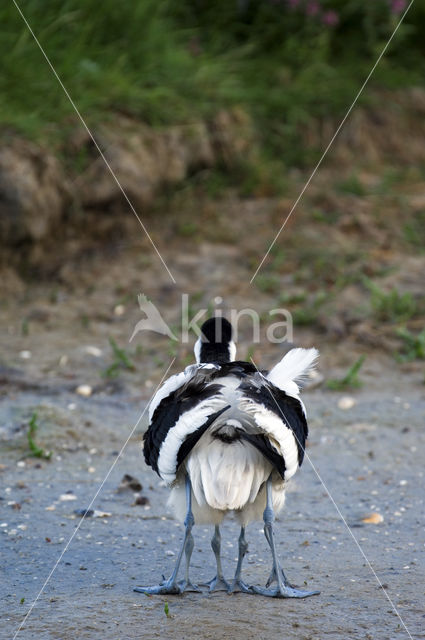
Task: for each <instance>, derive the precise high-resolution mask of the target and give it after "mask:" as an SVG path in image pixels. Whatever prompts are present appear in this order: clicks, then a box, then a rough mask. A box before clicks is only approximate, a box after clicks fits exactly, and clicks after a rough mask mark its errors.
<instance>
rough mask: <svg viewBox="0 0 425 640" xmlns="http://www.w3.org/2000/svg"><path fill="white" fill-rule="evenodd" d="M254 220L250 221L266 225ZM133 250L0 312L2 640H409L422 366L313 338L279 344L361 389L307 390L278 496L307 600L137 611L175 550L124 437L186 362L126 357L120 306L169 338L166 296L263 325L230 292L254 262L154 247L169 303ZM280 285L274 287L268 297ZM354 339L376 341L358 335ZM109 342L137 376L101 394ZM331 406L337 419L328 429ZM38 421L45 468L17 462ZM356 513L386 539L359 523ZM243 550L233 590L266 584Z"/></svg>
mask: <svg viewBox="0 0 425 640" xmlns="http://www.w3.org/2000/svg"><path fill="white" fill-rule="evenodd" d="M255 206H256V207H257V208H258V204H256V205H255ZM247 207H248V208H249V207H251V209H252V214H253V217H252V220H251V222H252V224H251V226H250V227H249V228H248V227H247V230H246V232H245V233H246V235H247V236H249V238H250V239H251V240H252V243H253V244H255V243H256V233H257V230H258V232H260V229H259V224H260V218H258V216H257V213H258V211H257V210H255V211H254V206H253V205H251V204H248V205H247ZM260 213H261V220H263V221H264V220H266V219H267V211H261V212H260ZM258 215H259V213H258ZM234 219H236V216H235V217H234ZM247 219H248V218H247ZM272 222H273V220H272V219H270V220H269V223H270V225H272ZM256 225H257V227H256ZM274 226H275V225H274ZM270 228H271V226H270ZM256 229H257V230H256ZM269 230H270V229H269V228H268V229H267V231H269ZM162 231H163V230H162ZM262 232H263V235H264V229H263V230H262ZM138 233H139V235H138V236H137V237H136V236H135V237H134V242H128V243H127V244H126V243H123V246H122V247H121V249H120V251H118V253H117V252H115V253H114V252H112V253H105V255H103V256H102V258H101V259H100V258H99V257H97V258H96V259H95V260H92V261H90V260H88V261H84V260H82V261H81V264H80V265H75V264H74V265H69V274H68V277H66V269H67V267H68V265H66V264H65V263H64V269H63V270H62V274H61V279H59V281H58V282H56V283H54V282H51V283H50V284H48V283H45V284H40V285H36V284H35V283H33V286H32V287H31V288H30V289H25V290H22V289H21V290H19V292H15V293H14V294H13V295H11V296H9V298H8V299H7V300H3V302H2V304H1V306H0V314H1V321H2V325H3V326H4V327H5V331H4V332H3V338H4V340H3V344H2V352H1V361H0V382H1V390H0V391H1V397H0V445H1V451H0V477H1V489H0V510H1V517H0V525H1V526H0V540H1V548H2V556H1V581H0V593H1V603H2V625H1V635H2V637H5V638H14V637H16V632H17V631H18V630H19V634H18V636H17V637H18V638H22V640H24V639H25V638H37V639H41V640H43V639H44V638H46V639H47V638H48V639H54V638H58V639H61V640H68V639H71V638H72V639H73V638H76V637H78V638H103V639H105V640H106V639H114V640H116V639H119V638H122V639H123V640H124V639H126V638H146V640H151V639H152V638H159V637H161V638H170V639H174V638H175V639H181V638H205V639H208V638H214V640H215V639H217V638H225V637H226V638H228V637H231V638H235V639H238V640H239V639H241V640H242V639H243V640H250V639H251V638H252V639H254V638H255V640H263V639H264V640H265V639H266V638H267V640H270V639H273V640H274V639H278V638H279V639H281V638H297V639H300V640H307V639H308V640H313V639H314V640H322V639H324V638H335V640H337V639H338V640H340V639H341V638H359V639H368V640H369V639H374V640H375V639H376V640H387V639H388V640H393V639H394V638H403V637H405V638H408V637H409V635H408V633H410V634H411V637H412V638H415V639H419V638H425V634H424V628H425V615H424V610H425V609H424V591H425V584H424V577H423V576H424V570H425V535H424V527H423V513H424V500H423V484H424V482H423V479H424V478H423V476H424V469H423V451H424V441H425V432H424V430H423V422H424V416H425V392H424V386H423V364H422V363H421V362H420V361H416V362H413V363H410V364H407V365H400V364H397V363H396V362H395V360H394V358H393V357H392V355H391V354H389V353H387V354H386V355H385V354H384V353H383V352H382V351H377V350H375V351H373V344H372V342H373V341H372V342H371V343H370V344H368V346H367V347H365V343H363V345H362V346H360V347H359V343H356V342H355V340H353V339H352V337H351V335H346V336H342V337H341V338H338V340H337V341H335V338H334V340H333V341H330V340H329V339H328V337H326V336H325V335H324V334H323V333H322V334H318V333H316V334H315V328H314V326H313V327H312V328H302V329H297V331H296V335H295V342H296V344H300V345H305V346H309V345H311V344H316V346H318V347H319V348H320V350H321V353H322V357H321V364H320V370H321V372H322V374H323V376H324V377H325V378H329V377H336V376H338V375H341V374H342V373H343V372H346V371H347V368H348V367H349V366H350V365H351V364H352V363H353V362H354V359H355V358H357V357H358V356H359V354H361V353H364V351H365V349H366V350H368V356H367V360H366V362H365V365H364V366H363V368H362V371H361V379H362V381H363V387H362V388H361V389H359V390H355V391H352V390H347V391H344V392H332V391H330V390H328V389H326V388H325V386H324V385H322V386H320V387H318V388H315V389H311V390H306V392H305V394H304V395H305V398H304V399H305V401H306V404H307V408H308V413H309V416H310V430H311V437H310V439H309V446H308V449H307V452H308V455H309V458H310V460H308V459H307V460H305V462H304V465H303V467H302V469H301V470H300V472H299V473H298V474H297V476H296V477H295V479H294V481H293V482H292V483H291V485H290V488H289V490H288V496H287V504H286V507H285V509H284V511H283V513H282V514H281V515H280V517H279V519H278V521H277V523H276V537H277V540H278V545H279V551H280V553H281V557H282V562H283V566H284V568H285V570H286V573H287V575H288V577H289V579H290V580H291V581H292V582H293V583H295V584H298V585H300V586H302V585H303V584H307V585H308V587H309V588H315V589H320V591H321V595H320V596H316V597H314V598H310V599H307V600H298V601H295V600H274V599H268V598H264V597H261V596H251V595H245V594H236V595H233V596H228V595H227V594H225V593H214V594H211V595H210V594H208V593H207V592H206V590H204V592H203V593H202V594H196V593H187V594H184V595H183V596H181V597H171V596H170V597H167V598H165V597H162V596H157V597H147V596H144V595H141V594H139V593H135V592H133V587H134V586H136V585H140V584H144V585H146V584H152V583H156V582H157V581H158V580H159V579H160V577H161V574H162V573H165V574H168V573H169V572H171V570H172V567H173V563H174V561H175V557H176V554H177V552H178V549H179V544H180V541H181V539H182V528H181V525H179V524H178V523H176V522H175V521H174V520H173V519H172V517H171V515H170V514H169V513H168V512H167V509H166V500H167V489H166V487H164V486H162V485H161V483H160V481H159V479H158V478H157V476H156V475H155V474H154V473H153V472H152V471H151V470H150V469H148V468H146V467H145V465H144V462H143V459H142V455H141V447H140V441H141V436H142V432H143V429H144V428H145V426H146V421H145V418H144V417H142V418H141V420H140V421H139V423H138V420H139V418H140V416H141V413H142V411H143V410H144V408H145V407H146V404H147V402H148V401H149V397H150V395H151V394H152V393H153V391H154V389H155V386H156V385H157V384H158V383H159V381H160V379H161V376H162V375H163V374H164V372H165V370H166V369H167V367H168V365H169V364H170V363H171V361H172V359H173V357H176V361H175V363H174V364H173V365H172V368H171V371H173V372H175V371H178V370H180V369H181V368H182V367H183V366H185V365H186V364H187V363H188V362H189V361H191V359H192V356H191V349H192V343H191V344H188V345H177V346H176V344H175V343H172V342H170V341H168V340H167V339H166V338H163V337H162V336H157V335H154V334H147V333H146V334H144V335H141V336H139V337H138V340H137V341H136V343H132V344H131V345H128V338H129V335H131V333H132V330H133V327H134V325H135V323H136V322H137V321H138V320H139V319H140V317H141V315H140V311H139V310H138V307H137V303H136V295H137V293H139V292H144V293H147V294H150V295H151V296H152V299H153V301H154V302H155V304H157V306H158V307H159V308H160V309H161V311H163V315H164V317H165V319H166V320H167V322H169V323H170V326H171V324H172V323H173V322H176V321H177V320H178V318H179V313H180V311H179V305H180V293H181V292H189V293H190V294H191V295H192V296H193V300H194V301H195V302H196V304H195V307H196V305H197V306H198V307H199V306H207V303H208V301H210V300H212V299H213V298H214V296H217V295H221V296H224V297H225V298H226V301H227V302H228V306H234V307H235V308H242V307H247V306H252V307H253V308H254V309H258V311H259V312H261V311H265V310H267V309H269V308H270V306H271V304H272V303H273V300H272V296H271V295H270V294H267V292H266V293H264V294H263V293H262V292H260V291H259V290H258V289H255V288H252V287H251V288H250V287H249V286H245V285H244V286H242V285H241V283H246V282H248V280H249V275H252V271H253V265H255V264H256V260H254V261H251V262H250V261H249V260H248V259H247V258H246V255H245V256H244V257H243V259H241V253H240V251H239V249H238V248H237V247H235V246H230V245H224V244H222V245H219V244H211V243H209V242H208V241H204V242H202V243H201V244H194V243H193V242H192V241H191V240H187V241H185V242H186V245H185V247H183V248H182V246H180V247H178V248H176V246H175V243H174V240H173V232H172V229H171V230H166V231H165V235H164V233H163V234H162V236H161V239H162V244H161V250H162V252H163V255H164V257H165V259H166V260H167V263H168V264H170V266H171V267H172V270H173V273H174V274H175V276H176V279H177V282H178V284H177V286H176V287H175V286H174V285H173V284H172V283H171V281H170V279H169V277H168V275H167V274H166V272H165V270H164V269H163V268H162V266H161V264H160V263H159V261H157V260H156V259H155V256H152V252H151V248H150V247H149V246H148V244H147V242H146V240H143V239H140V242H139V238H140V232H139V231H138ZM158 234H159V232H158ZM167 234H168V235H167ZM158 237H159V235H158ZM257 254H258V247H257ZM418 273H419V271H418ZM285 282H287V281H286V280H285V278H284V276H282V286H283V290H284V289H285ZM415 282H419V279H418V278H417V279H416V280H415ZM365 332H366V333H367V334H368V338H370V339H371V340H372V339H373V337H374V336H373V331H372V332H371V330H370V329H366V330H365ZM110 338H113V339H114V340H115V341H116V342H117V344H118V345H119V346H120V348H125V349H126V351H127V353H128V354H129V357H130V359H131V363H132V367H133V369H131V370H127V369H125V368H122V367H118V369H117V371H116V373H117V374H118V375H117V376H116V377H110V376H107V375H105V372H107V371H108V369H110V367H111V365H113V364H114V354H113V351H112V349H111V346H110V343H109V339H110ZM192 342H193V341H192ZM249 348H250V334H249V330H248V329H247V328H246V327H245V329H243V330H242V332H241V336H240V351H239V357H241V358H242V359H243V358H245V357H247V356H248V354H253V356H254V359H255V360H256V362H257V363H258V364H259V365H260V366H265V367H267V366H269V365H270V364H271V363H272V362H274V361H276V360H277V359H278V358H279V357H280V356H281V346H279V345H277V346H276V345H270V344H267V342H266V341H264V340H263V342H262V344H261V345H257V346H256V348H255V349H254V351H253V352H249ZM79 385H90V387H91V395H89V396H88V397H84V396H82V395H79V394H78V393H76V389H77V387H78V386H79ZM346 396H349V397H350V398H351V399H352V400H353V402H352V403H348V405H347V403H345V405H344V403H343V406H346V407H347V406H349V405H350V404H352V406H351V407H349V408H345V409H343V408H341V407H340V406H339V403H340V402H341V400H342V399H343V398H344V397H346ZM34 413H35V414H36V416H37V423H38V430H37V432H36V434H35V440H36V443H37V445H39V446H41V447H42V448H43V449H44V450H49V451H51V452H52V456H51V459H50V460H46V459H43V458H35V457H32V456H31V455H30V451H29V448H28V440H27V432H28V424H29V420H30V418H31V416H32V415H34ZM136 424H137V426H136V428H135V425H136ZM127 439H128V443H127V446H126V447H125V448H124V450H123V452H122V454H121V455H120V456H119V457H117V456H118V453H119V452H120V450H121V449H122V447H123V445H124V444H125V443H126V441H127ZM112 465H114V466H112ZM126 473H127V474H131V475H132V476H135V477H136V478H137V479H138V480H139V481H140V482H141V483H142V485H143V489H142V491H141V494H142V496H144V497H145V498H147V499H148V502H149V504H145V505H140V504H134V503H135V496H134V494H133V492H132V491H130V490H129V491H123V492H117V488H118V485H119V484H120V480H121V478H122V477H123V475H124V474H126ZM319 476H320V478H319ZM105 478H106V479H105ZM329 494H330V495H331V496H332V499H331V498H330V495H329ZM93 499H94V502H93V504H92V505H91V503H92V501H93ZM333 501H335V503H334V502H333ZM89 505H91V506H92V508H93V509H95V510H97V511H99V512H101V514H100V515H99V514H96V513H95V517H87V518H85V519H84V520H83V521H82V522H81V517H80V516H78V515H76V514H75V513H74V512H75V510H78V509H86V508H87V507H88V506H89ZM335 505H337V507H338V510H337V509H336V506H335ZM102 513H103V515H102ZM370 513H378V514H381V515H382V516H383V521H382V522H381V523H379V524H365V523H363V522H362V518H363V517H365V516H367V515H368V514H370ZM341 516H343V518H344V519H345V521H346V523H347V524H348V525H349V527H350V528H351V532H352V533H350V531H349V530H348V528H347V526H346V524H345V523H344V521H343V519H342V517H341ZM211 533H212V531H211V530H209V529H208V528H206V527H203V526H202V527H201V526H200V527H195V530H194V535H195V543H196V547H195V551H194V554H193V563H192V565H193V566H192V578H193V580H194V581H196V582H202V581H203V580H208V579H209V578H211V577H212V576H213V575H214V558H213V554H212V552H211V549H210V546H209V545H210V542H209V541H210V537H211ZM222 535H223V542H222V552H223V564H224V568H225V574H226V577H227V578H231V577H232V575H233V572H234V569H235V564H236V562H235V559H236V556H237V536H238V529H237V525H236V523H235V522H234V521H232V520H231V519H230V520H228V521H226V522H225V524H224V526H223V531H222ZM353 536H355V538H356V540H357V542H358V543H359V544H360V545H361V548H362V550H363V552H364V555H363V554H362V552H361V551H360V550H359V548H358V546H357V544H356V542H355V540H354V539H353ZM71 537H72V540H71V541H70V539H71ZM247 537H248V541H249V545H250V547H249V554H248V555H247V558H246V562H245V580H246V581H248V582H250V583H254V584H264V583H265V581H266V579H267V576H268V573H269V570H270V564H271V559H270V557H269V552H268V548H267V544H266V541H265V539H264V535H263V532H262V523H261V522H258V523H254V524H252V525H250V527H249V528H248V531H247ZM69 541H70V542H69ZM68 543H69V545H68ZM65 549H66V552H65V553H63V552H64V550H65ZM62 554H63V555H62ZM366 558H367V560H366ZM59 559H60V561H59ZM58 561H59V562H58ZM368 562H370V565H371V566H369V564H368ZM372 568H373V570H374V571H375V572H376V575H377V577H378V579H379V582H380V583H381V585H383V586H384V590H383V589H382V586H381V585H380V584H379V582H378V580H377V579H376V577H375V576H374V574H373V571H372ZM52 571H53V573H52V575H51V576H50V574H51V572H52ZM49 576H50V578H49ZM48 578H49V579H48ZM47 579H48V581H47V584H46V585H45V588H44V590H43V592H42V593H41V595H40V597H37V596H38V594H39V593H40V590H41V589H42V587H43V585H44V584H45V583H46V580H47ZM35 600H36V602H35ZM390 600H391V601H392V603H393V605H394V607H396V609H397V611H398V613H399V615H400V618H399V617H398V616H397V614H396V612H395V610H394V608H393V606H392V604H391V602H390ZM166 601H167V602H168V606H169V614H170V615H169V617H167V616H166V614H165V611H164V605H165V602H166ZM34 602H35V605H34V607H33V604H34ZM32 607H33V608H32ZM29 611H30V615H29V616H28V618H27V619H26V620H25V621H24V619H25V616H26V615H27V613H28V612H29ZM23 621H24V623H23ZM402 621H403V622H402ZM22 623H23V624H22ZM403 623H404V624H405V625H406V627H407V629H408V630H409V631H407V630H406V628H405V627H404V626H403ZM21 624H22V626H20V625H21Z"/></svg>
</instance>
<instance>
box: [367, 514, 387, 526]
mask: <svg viewBox="0 0 425 640" xmlns="http://www.w3.org/2000/svg"><path fill="white" fill-rule="evenodd" d="M362 522H364V523H365V524H379V523H380V522H384V516H382V515H381V514H380V513H376V512H373V513H369V514H368V515H367V516H365V517H364V518H362Z"/></svg>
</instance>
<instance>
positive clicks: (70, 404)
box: [68, 402, 77, 411]
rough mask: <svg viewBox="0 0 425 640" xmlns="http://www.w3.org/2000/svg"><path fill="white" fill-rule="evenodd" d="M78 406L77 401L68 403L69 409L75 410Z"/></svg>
mask: <svg viewBox="0 0 425 640" xmlns="http://www.w3.org/2000/svg"><path fill="white" fill-rule="evenodd" d="M76 408H77V405H76V404H75V402H70V403H69V405H68V411H75V409H76Z"/></svg>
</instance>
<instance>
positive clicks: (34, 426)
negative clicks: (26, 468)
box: [27, 411, 52, 460]
mask: <svg viewBox="0 0 425 640" xmlns="http://www.w3.org/2000/svg"><path fill="white" fill-rule="evenodd" d="M38 429H39V424H38V416H37V412H36V411H34V412H33V413H32V415H31V418H30V420H29V422H28V431H27V441H28V447H29V450H30V452H31V455H32V456H34V458H45V459H46V460H49V459H50V458H51V456H52V452H51V451H45V450H44V449H42V448H41V447H39V446H38V445H37V444H36V443H35V436H36V433H37V431H38Z"/></svg>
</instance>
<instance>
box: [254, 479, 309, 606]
mask: <svg viewBox="0 0 425 640" xmlns="http://www.w3.org/2000/svg"><path fill="white" fill-rule="evenodd" d="M266 493H267V503H266V508H265V509H264V514H263V520H264V535H265V537H266V540H267V542H268V543H269V546H270V550H271V552H272V558H273V568H272V571H271V574H270V576H269V579H268V580H267V585H266V587H252V590H253V592H254V593H259V594H260V595H262V596H273V597H275V598H307V597H308V596H314V595H318V594H319V593H320V591H303V590H301V589H297V588H295V587H293V586H292V585H291V584H289V582H288V580H287V579H286V576H285V574H284V572H283V569H282V567H281V566H280V562H279V559H278V556H277V551H276V544H275V541H274V533H273V521H274V511H273V501H272V478H271V475H270V477H269V479H268V480H267V484H266ZM274 580H276V581H277V586H276V587H274V588H273V589H271V588H269V585H270V584H271V583H272V582H273V581H274Z"/></svg>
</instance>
